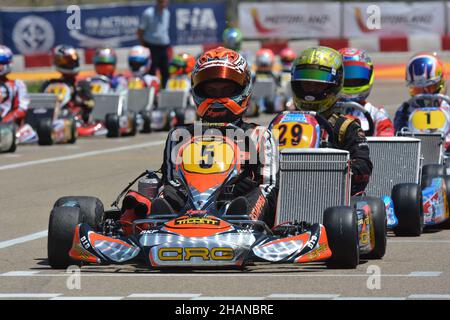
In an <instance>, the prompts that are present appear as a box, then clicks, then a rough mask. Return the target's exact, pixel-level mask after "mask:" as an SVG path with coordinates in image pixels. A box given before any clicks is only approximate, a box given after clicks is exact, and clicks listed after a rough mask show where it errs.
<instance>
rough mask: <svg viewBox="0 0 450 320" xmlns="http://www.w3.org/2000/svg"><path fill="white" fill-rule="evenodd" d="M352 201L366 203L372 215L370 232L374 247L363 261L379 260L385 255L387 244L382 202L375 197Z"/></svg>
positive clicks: (384, 212)
mask: <svg viewBox="0 0 450 320" xmlns="http://www.w3.org/2000/svg"><path fill="white" fill-rule="evenodd" d="M354 200H357V201H364V202H367V204H368V205H369V207H370V211H371V213H372V223H373V229H372V230H373V232H374V239H375V246H374V248H373V250H372V251H371V252H370V253H368V254H365V255H364V256H363V257H364V258H365V259H381V258H383V257H384V254H385V253H386V242H387V241H386V236H387V217H386V208H385V206H384V202H383V201H382V200H381V199H379V198H375V197H354V198H353V199H352V202H353V201H354ZM372 230H371V231H372Z"/></svg>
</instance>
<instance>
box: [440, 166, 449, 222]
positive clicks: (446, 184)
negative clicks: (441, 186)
mask: <svg viewBox="0 0 450 320" xmlns="http://www.w3.org/2000/svg"><path fill="white" fill-rule="evenodd" d="M443 178H444V183H445V196H446V197H447V210H449V211H450V176H447V175H445V176H443ZM439 226H440V227H441V228H442V229H447V230H448V229H450V217H449V218H448V219H447V220H445V221H444V222H442V223H440V224H439Z"/></svg>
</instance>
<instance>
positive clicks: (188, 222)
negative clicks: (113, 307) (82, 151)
mask: <svg viewBox="0 0 450 320" xmlns="http://www.w3.org/2000/svg"><path fill="white" fill-rule="evenodd" d="M227 129H232V131H233V132H235V130H240V129H237V128H236V127H234V126H231V125H226V126H219V125H218V126H214V125H210V126H202V128H200V129H199V132H201V133H202V134H201V135H197V136H191V137H189V138H187V139H186V140H185V141H184V142H182V143H181V144H180V146H179V148H177V152H176V154H175V155H176V159H177V161H176V171H177V176H178V177H179V178H178V179H179V182H180V183H181V184H182V186H184V188H185V190H186V191H187V194H188V200H187V205H186V207H185V208H184V209H182V210H181V211H180V212H173V210H171V208H170V206H167V205H164V203H165V201H164V200H163V199H153V200H150V199H148V198H146V197H145V196H143V195H140V196H139V197H140V201H141V200H142V201H143V202H141V203H140V214H142V219H139V220H135V221H133V222H132V223H129V222H125V221H122V220H121V216H122V211H121V209H119V202H120V199H121V198H122V197H123V196H124V195H125V193H126V192H127V191H128V189H129V188H130V187H131V185H132V184H133V183H135V182H136V181H137V180H138V179H139V178H141V177H143V176H145V175H146V174H147V173H146V172H144V173H143V174H141V175H140V176H139V177H138V178H136V179H135V180H134V181H133V182H131V183H130V184H129V185H128V187H127V188H125V189H124V190H123V191H122V192H121V193H120V194H119V196H118V198H117V200H116V201H115V202H114V203H113V204H112V207H113V208H112V209H111V210H107V211H104V209H103V204H102V203H101V201H100V200H99V199H97V198H94V197H63V198H60V199H59V200H57V201H56V203H55V204H54V207H53V209H52V211H51V214H50V221H49V234H48V259H49V263H50V266H51V267H52V268H65V267H67V266H68V265H70V264H73V263H80V262H84V263H92V264H121V263H130V262H132V261H133V262H134V261H140V262H142V263H143V264H145V265H147V266H148V267H150V268H166V267H230V268H244V267H245V266H246V265H248V264H250V263H253V262H268V263H307V262H317V261H325V262H326V264H327V266H329V267H333V268H355V267H356V266H357V265H358V262H359V253H360V252H364V253H368V254H373V255H375V256H376V257H381V256H382V255H383V254H384V245H385V243H384V244H382V243H381V242H379V241H378V239H377V240H376V243H374V241H373V240H372V239H373V236H376V235H374V234H373V233H372V231H373V230H374V229H375V230H377V228H378V227H377V226H376V225H375V226H374V225H373V224H372V223H373V222H374V221H375V220H374V217H375V216H376V217H377V219H378V218H380V217H381V216H378V215H376V214H373V215H368V216H366V217H363V212H365V211H367V212H370V211H369V210H367V209H364V208H366V207H367V206H366V204H367V202H369V203H370V202H371V200H369V199H367V200H366V201H367V202H364V201H360V202H359V205H361V206H362V208H361V210H360V209H354V208H352V207H349V206H346V207H345V206H331V207H327V208H325V209H324V210H323V211H321V212H319V210H318V209H316V208H315V209H312V210H314V214H317V215H320V217H321V219H320V220H321V223H319V222H312V221H311V222H302V220H301V218H302V216H301V215H300V211H301V210H300V208H298V207H297V208H291V209H290V211H289V215H290V216H291V217H292V219H289V220H286V221H283V222H279V223H277V226H275V227H273V228H271V229H270V228H269V227H268V226H267V224H266V223H265V222H263V221H255V220H252V219H250V217H249V216H248V215H247V212H248V211H247V209H248V208H247V207H246V206H245V205H243V204H242V201H241V200H242V198H237V199H233V197H232V195H231V194H230V191H229V190H230V186H231V185H232V184H233V183H234V181H235V180H236V179H238V178H239V175H240V173H241V161H242V159H243V158H245V156H244V154H243V153H242V150H241V149H240V144H239V143H238V142H237V141H235V140H234V138H233V137H232V138H230V137H228V136H227V135H226V130H227ZM194 132H198V131H195V130H194ZM242 133H243V132H242ZM243 134H244V133H243ZM338 152H340V154H341V155H344V156H345V157H347V158H348V154H347V153H346V152H341V151H338ZM347 166H348V162H347V161H345V162H344V167H345V168H344V170H345V176H347V177H348V174H349V171H348V170H347ZM313 171H314V169H313ZM317 173H318V171H316V176H317ZM297 174H298V175H299V178H300V179H301V176H300V174H301V172H297ZM347 180H348V179H347ZM292 187H293V186H292V185H291V186H286V188H285V189H286V190H290V189H292ZM281 190H283V185H281ZM347 191H348V190H347V189H346V190H342V192H341V193H342V194H343V193H345V192H347ZM302 198H304V197H302ZM220 199H222V200H220ZM130 203H131V200H130V199H128V200H127V196H125V197H124V199H123V201H122V208H126V207H127V206H128V205H129V204H130ZM244 203H247V202H246V201H244ZM304 208H306V205H305V206H304ZM308 208H309V207H308ZM136 212H137V206H136ZM376 212H377V213H379V212H382V211H378V210H377V211H376ZM281 217H282V215H280V214H278V218H277V219H276V220H277V221H279V220H280V218H281ZM381 219H383V217H381Z"/></svg>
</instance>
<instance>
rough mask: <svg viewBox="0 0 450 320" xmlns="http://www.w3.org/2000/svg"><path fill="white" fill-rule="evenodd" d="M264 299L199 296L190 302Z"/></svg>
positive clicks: (256, 298) (255, 298) (254, 298)
mask: <svg viewBox="0 0 450 320" xmlns="http://www.w3.org/2000/svg"><path fill="white" fill-rule="evenodd" d="M265 298H266V297H242V296H241V297H236V296H223V297H221V296H217V297H216V296H201V297H198V298H193V299H192V300H264V299H265Z"/></svg>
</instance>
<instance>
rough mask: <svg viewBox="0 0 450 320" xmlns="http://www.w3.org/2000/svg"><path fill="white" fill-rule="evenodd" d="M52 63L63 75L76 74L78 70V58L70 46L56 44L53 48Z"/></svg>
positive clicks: (75, 51)
mask: <svg viewBox="0 0 450 320" xmlns="http://www.w3.org/2000/svg"><path fill="white" fill-rule="evenodd" d="M53 64H54V65H55V67H56V70H58V71H59V72H61V73H62V74H64V75H76V74H78V73H79V72H80V58H79V56H78V52H77V50H75V48H74V47H72V46H68V45H64V44H62V45H59V46H56V47H55V49H54V50H53Z"/></svg>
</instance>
